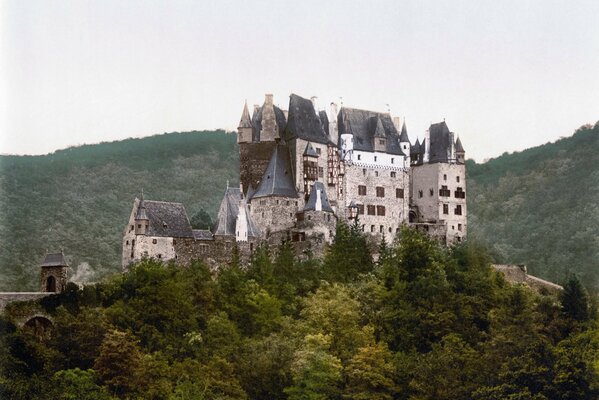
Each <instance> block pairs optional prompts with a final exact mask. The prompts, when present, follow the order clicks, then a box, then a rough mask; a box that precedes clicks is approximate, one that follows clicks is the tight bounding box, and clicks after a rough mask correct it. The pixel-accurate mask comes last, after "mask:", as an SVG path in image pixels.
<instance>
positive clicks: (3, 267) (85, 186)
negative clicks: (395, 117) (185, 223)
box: [0, 124, 599, 291]
mask: <svg viewBox="0 0 599 400" xmlns="http://www.w3.org/2000/svg"><path fill="white" fill-rule="evenodd" d="M466 150H467V145H466ZM597 165H599V125H597V124H596V125H595V126H584V127H581V128H580V129H578V130H577V131H576V132H575V134H574V135H573V136H571V137H568V138H565V139H561V140H559V141H557V142H555V143H548V144H545V145H542V146H539V147H535V148H532V149H528V150H525V151H522V152H517V153H513V154H504V155H502V156H501V157H498V158H495V159H492V160H490V161H488V162H485V163H482V164H477V163H474V162H473V161H468V165H467V174H468V183H467V185H468V223H469V235H470V237H471V238H474V239H477V240H480V241H482V242H484V243H486V245H487V246H488V247H489V249H490V252H491V254H492V256H493V258H494V259H495V260H496V261H497V262H509V263H524V264H527V265H528V266H529V271H530V272H531V273H533V274H535V275H538V276H540V277H542V278H545V279H549V280H552V281H554V282H558V283H560V282H563V281H564V280H565V279H566V277H567V276H568V274H569V273H576V274H578V276H579V277H580V278H581V280H582V281H583V282H584V284H585V285H586V286H587V287H588V288H589V289H592V290H597V289H598V288H599V168H597ZM238 177H239V159H238V147H237V145H236V140H235V135H233V134H230V133H225V132H222V131H220V132H190V133H171V134H164V135H156V136H151V137H147V138H142V139H128V140H124V141H120V142H113V143H102V144H97V145H86V146H81V147H73V148H69V149H66V150H61V151H57V152H55V153H53V154H49V155H45V156H0V237H2V238H3V240H2V241H0V291H11V290H36V288H37V285H38V271H39V270H38V265H39V263H40V262H41V260H42V259H43V257H44V253H45V251H46V250H50V251H53V250H54V251H56V250H58V249H59V248H63V249H64V251H65V254H66V255H67V260H68V261H69V263H70V265H71V267H72V274H73V275H74V276H75V278H76V280H78V281H87V282H89V281H97V280H100V279H101V278H102V277H105V276H108V275H110V274H112V273H114V272H117V271H119V270H120V252H121V235H122V229H123V227H124V225H125V223H126V221H127V218H128V216H129V213H130V211H131V206H132V202H133V199H134V198H135V196H138V195H139V193H140V191H141V189H142V188H143V190H144V193H145V196H146V198H150V199H156V200H165V201H178V202H182V203H183V204H184V205H185V207H186V209H187V212H188V214H189V217H190V218H193V219H194V221H192V222H198V223H202V222H203V223H205V222H206V220H209V219H210V218H208V217H211V218H214V217H215V216H216V212H217V208H218V205H219V202H220V200H221V198H222V194H223V192H224V189H225V185H226V182H227V181H228V180H229V181H230V182H231V184H232V185H236V184H237V182H238V179H239V178H238Z"/></svg>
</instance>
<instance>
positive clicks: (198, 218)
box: [189, 208, 214, 229]
mask: <svg viewBox="0 0 599 400" xmlns="http://www.w3.org/2000/svg"><path fill="white" fill-rule="evenodd" d="M189 222H190V223H191V227H192V228H193V229H212V225H214V222H213V221H212V218H211V217H210V214H208V213H207V212H206V210H204V209H203V208H200V210H199V211H198V212H196V213H195V214H193V216H192V217H191V219H190V221H189Z"/></svg>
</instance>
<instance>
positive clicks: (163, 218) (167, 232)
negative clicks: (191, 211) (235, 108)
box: [143, 200, 193, 238]
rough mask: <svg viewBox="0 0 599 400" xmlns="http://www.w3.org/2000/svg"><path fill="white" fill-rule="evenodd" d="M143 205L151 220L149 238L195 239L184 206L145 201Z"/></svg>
mask: <svg viewBox="0 0 599 400" xmlns="http://www.w3.org/2000/svg"><path fill="white" fill-rule="evenodd" d="M143 205H144V206H145V208H146V213H147V216H148V218H149V220H150V226H149V227H148V231H147V235H148V236H161V237H188V238H191V237H193V232H192V229H191V224H190V223H189V218H187V212H186V211H185V207H184V206H183V204H181V203H172V202H166V201H154V200H144V201H143Z"/></svg>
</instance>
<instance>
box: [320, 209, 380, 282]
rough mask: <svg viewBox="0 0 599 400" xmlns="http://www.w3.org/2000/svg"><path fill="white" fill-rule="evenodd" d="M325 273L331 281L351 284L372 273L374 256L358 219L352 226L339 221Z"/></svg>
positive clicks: (326, 258) (327, 253)
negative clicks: (359, 277) (362, 275)
mask: <svg viewBox="0 0 599 400" xmlns="http://www.w3.org/2000/svg"><path fill="white" fill-rule="evenodd" d="M323 268H324V273H325V276H326V277H327V278H328V279H329V280H331V281H340V282H350V281H352V280H354V279H356V278H357V277H358V275H359V274H363V273H368V272H371V271H372V269H373V262H372V255H371V254H370V250H369V248H368V243H367V242H366V238H365V236H364V234H363V233H362V231H361V228H360V226H359V225H358V220H357V219H356V220H355V221H354V223H353V224H352V225H351V226H348V225H347V224H346V223H345V222H343V221H341V220H339V221H338V222H337V227H336V228H335V238H334V239H333V243H332V244H331V246H329V247H328V249H327V251H326V254H325V257H324V265H323Z"/></svg>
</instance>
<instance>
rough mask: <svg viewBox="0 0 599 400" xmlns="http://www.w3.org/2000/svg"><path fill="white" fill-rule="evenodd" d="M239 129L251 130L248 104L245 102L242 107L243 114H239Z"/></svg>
mask: <svg viewBox="0 0 599 400" xmlns="http://www.w3.org/2000/svg"><path fill="white" fill-rule="evenodd" d="M239 127H240V128H251V127H252V119H251V118H250V111H249V110H248V102H247V101H246V102H245V105H244V106H243V112H242V113H241V120H240V121H239Z"/></svg>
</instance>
